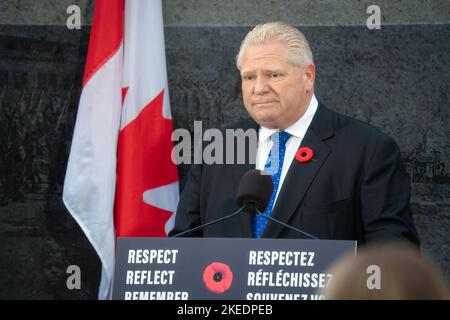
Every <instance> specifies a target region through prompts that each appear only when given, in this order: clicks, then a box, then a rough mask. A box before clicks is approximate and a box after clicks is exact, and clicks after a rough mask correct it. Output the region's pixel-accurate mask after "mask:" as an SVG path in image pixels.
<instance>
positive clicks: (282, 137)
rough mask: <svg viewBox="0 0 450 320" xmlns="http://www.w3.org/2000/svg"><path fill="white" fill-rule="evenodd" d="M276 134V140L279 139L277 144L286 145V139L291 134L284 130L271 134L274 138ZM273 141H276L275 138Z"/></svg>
mask: <svg viewBox="0 0 450 320" xmlns="http://www.w3.org/2000/svg"><path fill="white" fill-rule="evenodd" d="M277 134H278V141H279V145H280V146H284V145H286V142H287V141H288V140H289V138H290V137H291V134H290V133H287V132H286V131H280V132H277V133H275V134H274V135H273V137H274V139H276V136H277ZM275 141H276V140H275ZM275 141H274V143H276V142H275Z"/></svg>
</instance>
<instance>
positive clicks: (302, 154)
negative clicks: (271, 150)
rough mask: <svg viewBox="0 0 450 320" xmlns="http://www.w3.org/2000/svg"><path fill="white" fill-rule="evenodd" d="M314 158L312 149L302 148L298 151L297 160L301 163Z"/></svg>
mask: <svg viewBox="0 0 450 320" xmlns="http://www.w3.org/2000/svg"><path fill="white" fill-rule="evenodd" d="M313 156H314V152H313V151H312V149H311V148H308V147H301V148H300V149H298V150H297V153H296V154H295V159H297V161H299V162H303V163H304V162H308V161H310V160H311V159H312V157H313Z"/></svg>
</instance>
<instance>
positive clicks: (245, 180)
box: [236, 169, 273, 213]
mask: <svg viewBox="0 0 450 320" xmlns="http://www.w3.org/2000/svg"><path fill="white" fill-rule="evenodd" d="M272 191H273V182H272V177H271V176H270V175H269V174H267V173H263V171H261V170H256V169H254V170H250V171H247V172H246V173H245V174H244V175H243V176H242V178H241V181H240V182H239V187H238V190H237V193H236V202H237V205H238V206H239V207H240V208H242V207H244V206H245V209H244V211H246V212H248V213H254V211H255V208H257V209H258V210H259V211H260V212H263V211H264V210H266V207H267V205H268V203H269V201H270V196H271V195H272Z"/></svg>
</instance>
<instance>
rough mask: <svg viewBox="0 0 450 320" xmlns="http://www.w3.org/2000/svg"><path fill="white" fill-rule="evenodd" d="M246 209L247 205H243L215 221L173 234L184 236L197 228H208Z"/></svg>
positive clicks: (175, 236)
mask: <svg viewBox="0 0 450 320" xmlns="http://www.w3.org/2000/svg"><path fill="white" fill-rule="evenodd" d="M244 209H245V206H243V207H241V208H240V209H239V210H237V211H235V212H233V213H232V214H229V215H227V216H224V217H222V218H220V219H217V220H213V221H210V222H208V223H205V224H202V225H199V226H197V227H195V228H192V229H189V230H186V231H183V232H180V233H177V234H176V235H174V236H172V238H177V237H181V236H184V235H186V234H189V233H191V232H194V231H197V230H199V229H203V228H206V227H207V226H210V225H212V224H215V223H218V222H220V221H223V220H226V219H229V218H232V217H233V216H235V215H237V214H238V213H239V212H241V211H242V210H244Z"/></svg>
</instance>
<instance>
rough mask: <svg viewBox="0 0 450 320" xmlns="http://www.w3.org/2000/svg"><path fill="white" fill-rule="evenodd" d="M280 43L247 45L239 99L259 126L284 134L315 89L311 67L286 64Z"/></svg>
mask: <svg viewBox="0 0 450 320" xmlns="http://www.w3.org/2000/svg"><path fill="white" fill-rule="evenodd" d="M288 58H289V51H288V48H287V45H286V44H285V43H282V42H273V43H269V44H258V45H249V46H248V47H247V48H246V49H245V50H244V52H243V56H242V63H241V77H242V95H243V99H244V105H245V108H246V109H247V111H248V113H249V114H250V116H251V117H252V118H253V119H254V120H255V121H256V122H257V123H258V124H260V125H263V126H265V127H268V128H272V129H280V130H284V129H286V128H287V127H289V126H290V125H292V124H293V123H294V122H296V121H297V120H298V119H299V118H300V117H301V116H302V115H303V114H304V113H305V111H306V108H307V107H308V104H309V101H310V100H311V97H312V92H313V86H314V75H315V69H314V65H307V66H305V67H298V66H295V65H294V64H292V63H290V62H289V59H288Z"/></svg>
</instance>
